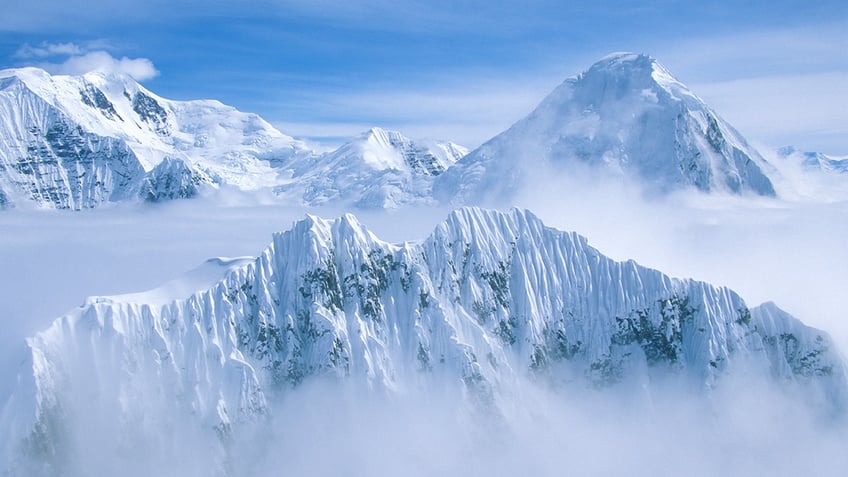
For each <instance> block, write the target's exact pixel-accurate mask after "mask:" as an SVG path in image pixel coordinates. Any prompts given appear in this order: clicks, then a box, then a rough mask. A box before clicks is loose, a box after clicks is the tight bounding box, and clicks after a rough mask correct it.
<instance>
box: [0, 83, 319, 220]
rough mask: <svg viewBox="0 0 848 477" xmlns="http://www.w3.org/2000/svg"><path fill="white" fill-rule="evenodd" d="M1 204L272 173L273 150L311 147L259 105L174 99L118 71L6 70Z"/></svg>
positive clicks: (112, 197)
mask: <svg viewBox="0 0 848 477" xmlns="http://www.w3.org/2000/svg"><path fill="white" fill-rule="evenodd" d="M0 137H2V138H3V141H2V142H0V189H2V197H3V199H2V200H3V202H4V204H8V203H17V202H21V201H26V200H32V201H35V202H36V203H39V204H43V205H47V206H52V207H56V208H63V209H82V208H91V207H96V206H97V205H99V204H101V203H103V202H115V201H124V200H137V199H141V200H150V201H158V200H165V199H171V198H179V197H190V196H192V195H194V194H196V193H197V189H198V187H199V186H201V185H202V184H211V183H228V184H234V185H237V186H240V187H243V188H255V187H260V186H263V185H270V184H272V183H274V180H275V177H276V171H274V170H273V169H272V168H271V167H270V165H269V163H268V161H267V159H268V158H270V157H274V158H289V157H294V156H297V155H299V154H304V153H309V151H308V150H307V149H306V148H305V147H304V146H303V145H302V144H301V143H300V142H298V141H295V140H294V139H292V138H291V137H288V136H286V135H284V134H282V133H280V132H279V131H277V130H276V129H274V128H273V127H271V126H270V125H269V124H268V123H267V122H265V121H264V120H263V119H262V118H260V117H259V116H257V115H255V114H247V113H242V112H239V111H237V110H235V109H234V108H232V107H229V106H225V105H223V104H221V103H219V102H217V101H185V102H184V101H170V100H166V99H163V98H161V97H159V96H157V95H155V94H153V93H152V92H150V91H148V90H147V89H145V88H144V87H142V86H141V85H139V84H138V83H136V82H135V81H134V80H132V79H130V78H128V77H125V76H119V75H106V74H102V73H90V74H86V75H83V76H50V75H48V74H47V73H46V72H44V71H42V70H40V69H36V68H23V69H15V70H4V71H2V72H0Z"/></svg>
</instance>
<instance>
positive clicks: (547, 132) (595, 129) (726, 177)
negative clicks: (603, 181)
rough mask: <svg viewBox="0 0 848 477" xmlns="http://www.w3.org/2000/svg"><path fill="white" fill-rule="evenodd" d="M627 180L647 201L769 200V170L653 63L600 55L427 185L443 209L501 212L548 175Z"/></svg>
mask: <svg viewBox="0 0 848 477" xmlns="http://www.w3.org/2000/svg"><path fill="white" fill-rule="evenodd" d="M584 169H585V170H588V171H590V172H589V173H590V175H592V176H601V177H614V178H621V177H623V178H627V179H631V180H635V181H636V182H637V183H639V184H640V185H641V186H642V187H643V188H644V189H645V191H646V192H647V193H648V194H649V195H664V194H667V193H669V192H673V191H676V190H680V189H695V190H698V191H702V192H720V193H730V194H753V195H761V196H774V195H775V190H774V186H773V184H772V181H771V179H770V178H769V176H770V175H771V174H773V173H775V170H774V168H773V167H772V166H771V165H770V164H769V163H768V162H767V161H766V160H765V159H764V158H763V157H762V156H761V155H760V154H759V153H758V152H757V151H756V150H755V149H754V148H753V147H752V146H750V145H749V144H748V142H747V141H746V140H745V139H744V138H743V137H742V135H741V134H739V132H738V131H736V130H735V129H734V128H733V127H732V126H731V125H730V124H729V123H727V122H726V121H725V120H724V119H722V118H721V117H720V116H719V115H717V114H716V113H715V112H714V111H713V110H712V109H710V108H709V107H708V106H707V105H706V104H705V103H704V102H703V100H701V99H700V98H699V97H698V96H696V95H695V94H694V93H693V92H692V91H690V90H689V89H688V88H687V87H686V86H685V85H684V84H683V83H681V82H680V81H678V80H677V79H676V78H674V76H672V74H671V73H670V72H669V71H668V70H667V69H666V68H665V67H664V66H662V65H661V64H660V63H659V62H658V61H656V60H655V59H654V58H652V57H650V56H648V55H644V54H635V53H614V54H611V55H608V56H606V57H604V58H602V59H601V60H599V61H598V62H596V63H595V64H594V65H592V66H591V67H590V68H589V69H587V70H586V71H584V72H583V73H581V74H579V75H577V76H575V77H571V78H568V79H566V80H565V81H564V82H563V83H562V84H561V85H560V86H559V87H557V88H556V89H555V90H554V91H553V92H551V93H550V94H549V95H548V96H547V97H546V98H544V100H543V101H542V102H541V103H540V104H539V105H538V106H537V107H536V109H535V110H533V111H532V112H531V113H530V114H529V115H528V116H527V117H525V118H524V119H522V120H520V121H518V122H517V123H515V124H514V125H513V126H512V127H510V128H509V129H508V130H506V131H504V132H502V133H501V134H498V135H497V136H495V137H494V138H492V139H491V140H489V141H487V142H486V143H484V144H483V145H482V146H480V147H479V148H477V149H475V150H473V151H472V152H471V153H469V154H468V155H467V156H466V157H464V158H463V159H462V160H461V161H459V162H458V163H457V164H456V166H454V167H452V168H451V169H450V170H448V171H447V172H446V173H445V174H443V175H442V176H441V177H439V179H438V180H437V182H436V185H435V189H434V194H435V196H436V197H437V198H438V199H439V200H440V201H442V202H444V203H450V204H453V205H461V204H477V205H479V204H481V203H486V202H489V203H495V204H499V203H504V202H506V203H508V202H509V199H511V198H514V197H515V196H516V194H517V192H519V191H521V190H524V189H526V188H528V187H530V186H533V185H534V184H537V183H538V182H541V181H543V180H545V179H547V180H551V179H550V177H551V176H553V177H554V178H556V177H557V174H559V175H563V176H567V175H569V174H571V175H573V174H576V173H577V172H579V171H582V170H584Z"/></svg>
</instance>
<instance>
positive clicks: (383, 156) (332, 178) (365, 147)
mask: <svg viewBox="0 0 848 477" xmlns="http://www.w3.org/2000/svg"><path fill="white" fill-rule="evenodd" d="M465 154H468V150H467V149H466V148H464V147H462V146H460V145H458V144H454V143H452V142H438V141H432V140H412V139H409V138H407V137H406V136H404V135H403V134H401V133H399V132H397V131H388V130H385V129H382V128H378V127H374V128H371V129H369V130H368V131H365V132H364V133H362V134H360V135H359V136H358V137H356V138H354V139H352V140H351V141H349V142H347V143H345V144H343V145H342V146H341V147H339V148H338V149H336V150H335V151H331V152H328V153H325V154H323V155H320V156H311V157H309V156H304V157H301V158H299V159H297V160H294V161H292V162H291V163H290V164H289V165H288V166H287V167H286V168H287V169H289V170H290V171H291V177H292V181H291V183H289V184H285V185H282V186H280V187H278V188H277V189H276V192H277V194H279V195H284V196H285V195H288V194H291V193H292V192H294V196H295V197H294V198H293V199H292V200H293V201H294V202H302V203H304V204H308V205H321V204H326V203H332V202H342V203H347V204H353V205H354V206H356V207H358V208H367V209H373V208H377V209H380V208H387V209H391V208H396V207H400V206H403V205H410V204H428V203H431V202H432V186H433V180H434V178H435V177H437V176H438V175H440V174H442V173H443V172H445V171H446V170H447V169H448V168H449V167H451V166H452V165H453V164H454V163H455V162H456V161H458V160H459V159H460V158H461V157H462V156H464V155H465Z"/></svg>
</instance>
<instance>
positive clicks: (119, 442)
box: [0, 208, 848, 467]
mask: <svg viewBox="0 0 848 477" xmlns="http://www.w3.org/2000/svg"><path fill="white" fill-rule="evenodd" d="M28 345H29V350H30V357H29V359H28V361H27V362H26V363H25V365H24V366H23V368H22V370H21V374H20V376H19V382H18V386H17V388H16V390H15V392H14V394H13V395H12V396H11V398H10V399H9V400H8V401H7V402H6V403H5V405H4V408H3V411H2V415H0V426H2V433H0V434H2V435H3V436H5V438H6V440H7V441H6V446H7V447H6V449H7V454H6V457H7V458H12V456H16V457H15V458H16V459H18V460H16V463H15V464H12V465H20V466H25V465H26V464H25V462H26V461H27V458H31V459H34V460H35V461H37V462H41V463H45V464H44V465H47V466H48V467H49V466H50V465H52V464H51V463H53V464H55V463H56V462H59V461H60V457H61V455H62V448H63V446H66V445H68V443H69V442H73V441H74V440H75V439H85V436H84V431H81V430H80V429H75V428H73V426H72V425H71V424H69V423H72V422H74V421H73V416H74V415H76V414H77V413H82V412H84V409H88V408H87V407H85V406H82V405H81V404H80V401H79V400H84V402H85V403H86V405H87V406H94V407H95V408H96V409H97V413H98V416H101V418H103V419H106V420H107V422H114V423H116V424H115V426H116V429H115V436H116V437H115V439H114V441H113V442H110V443H109V445H111V446H114V449H113V450H114V451H115V452H119V451H121V449H123V450H126V449H127V448H128V447H132V446H133V445H135V444H133V443H137V442H145V440H146V439H156V438H157V437H156V436H158V435H160V434H161V433H162V430H163V429H165V430H166V431H167V430H168V429H169V426H173V425H174V424H173V422H174V421H173V420H169V417H168V416H172V415H171V414H167V413H166V414H162V413H161V412H160V409H159V406H163V408H166V409H168V410H169V411H168V412H169V413H174V415H181V416H192V417H191V418H192V419H194V420H195V421H196V425H197V426H198V427H199V428H206V429H209V430H210V431H211V429H215V430H216V431H217V433H218V434H219V435H221V436H227V435H229V434H230V433H232V432H233V431H234V429H238V428H239V427H240V426H242V425H245V424H246V423H247V422H251V421H254V420H256V419H257V418H259V417H261V416H264V415H265V414H267V413H268V412H269V406H268V403H269V402H270V400H273V399H275V396H277V395H278V394H279V393H285V392H286V390H288V389H290V388H291V387H296V386H299V385H300V384H301V383H303V382H304V381H305V380H314V379H316V378H318V377H324V378H331V379H345V380H348V381H352V382H358V383H362V384H363V385H365V386H367V387H370V388H371V389H372V390H374V391H375V392H386V393H401V394H402V393H407V392H432V391H433V390H434V389H436V388H437V387H439V386H444V383H448V386H453V387H455V389H456V390H457V392H459V393H462V394H464V395H465V396H466V399H465V402H467V403H469V405H471V406H474V407H482V408H486V409H489V410H491V411H492V412H497V409H498V407H499V405H500V404H501V402H502V399H504V396H509V394H510V389H511V386H515V382H516V380H517V379H519V378H520V377H522V376H527V375H533V376H535V377H537V378H540V379H546V380H551V382H554V383H559V384H558V385H561V386H581V387H582V386H585V385H589V386H594V387H600V388H603V387H609V386H627V385H628V384H627V383H630V384H629V385H633V384H635V385H637V386H639V387H640V388H642V389H647V390H649V391H650V389H651V387H652V384H651V383H652V382H653V380H654V378H657V377H660V376H664V377H671V378H672V379H676V380H678V381H679V383H680V386H682V387H683V388H693V389H696V390H698V392H702V391H704V390H706V391H708V390H709V389H710V388H712V387H713V386H715V385H716V383H717V382H718V380H719V379H720V378H721V376H723V375H725V374H732V373H734V372H736V371H738V370H740V369H742V368H745V369H750V368H752V367H753V369H755V370H757V371H758V372H759V373H760V375H761V376H766V377H771V378H773V379H775V380H777V381H781V382H782V381H789V382H797V383H799V384H800V385H801V386H802V387H803V389H805V390H807V391H809V392H812V390H814V389H820V390H822V393H823V394H824V395H825V396H826V399H825V403H826V404H827V406H829V407H831V408H836V409H843V408H844V406H845V404H846V402H848V394H846V388H847V387H848V381H846V379H848V378H846V372H845V365H844V362H843V360H842V358H841V357H840V356H839V355H838V353H837V352H836V351H835V350H834V349H833V344H832V343H831V341H830V338H829V337H828V336H827V335H826V334H825V333H823V332H821V331H818V330H815V329H812V328H809V327H805V326H803V325H802V324H801V323H800V322H798V321H797V320H795V319H794V318H792V317H790V316H789V315H788V314H786V313H784V312H782V311H780V310H779V309H778V308H777V307H775V306H774V305H773V304H767V305H763V306H762V307H758V308H753V309H749V308H748V307H747V305H746V304H745V302H744V301H743V300H742V299H741V298H740V297H739V296H738V295H737V294H736V293H734V292H733V291H731V290H729V289H727V288H717V287H713V286H711V285H708V284H706V283H703V282H698V281H694V280H681V279H674V278H669V277H667V276H665V275H663V274H662V273H660V272H658V271H656V270H651V269H648V268H644V267H641V266H639V265H637V264H636V263H635V262H633V261H627V262H615V261H613V260H611V259H609V258H607V257H605V256H603V255H602V254H601V253H600V252H598V251H597V250H595V249H594V248H592V247H590V246H589V245H588V244H587V242H586V239H585V238H583V237H581V236H579V235H577V234H574V233H566V232H560V231H557V230H554V229H551V228H547V227H545V226H544V224H543V223H542V222H541V221H540V220H539V219H538V218H536V217H535V216H533V215H532V214H531V213H529V212H526V211H520V210H512V211H510V212H507V213H501V212H495V211H487V210H481V209H473V208H471V209H461V210H458V211H456V212H454V213H452V214H451V215H450V216H449V217H448V219H447V221H446V222H444V223H442V224H441V225H439V226H438V227H437V228H436V230H435V231H434V232H433V233H432V234H431V235H430V236H429V237H428V238H427V239H425V240H424V241H422V242H419V243H404V244H400V245H393V244H389V243H386V242H382V241H380V240H379V239H377V238H376V237H375V236H374V235H373V234H372V233H370V232H369V231H368V230H367V229H366V228H364V227H363V226H362V225H361V224H359V223H358V222H357V220H356V219H355V218H354V217H353V216H351V215H345V216H343V217H341V218H340V219H337V220H335V221H332V222H330V221H326V220H322V219H319V218H316V217H308V218H307V219H305V220H302V221H300V222H298V223H296V224H295V225H294V227H293V228H292V229H291V230H289V231H287V232H283V233H279V234H276V235H274V237H273V241H272V243H271V245H270V246H269V247H268V248H267V249H266V250H265V251H264V252H262V254H260V255H259V256H258V257H257V258H255V259H253V260H249V259H233V260H224V259H219V260H213V261H210V262H209V263H207V264H205V265H204V266H203V267H201V268H200V269H198V270H196V271H194V272H192V274H190V276H189V278H187V279H183V280H178V281H175V282H172V283H171V284H169V285H167V286H165V287H163V288H161V289H157V290H153V291H151V292H147V293H144V294H136V295H128V296H117V297H96V298H92V299H89V300H88V301H87V302H86V303H85V304H84V305H83V306H81V307H80V308H78V309H76V310H74V311H72V312H71V313H69V314H68V315H66V316H64V317H62V318H60V319H58V320H57V321H56V322H55V323H54V324H53V325H52V326H51V327H50V328H49V329H47V330H45V331H43V332H41V333H39V334H37V335H36V336H34V337H33V338H32V339H30V340H29V341H28ZM437 379H438V380H439V381H438V383H439V384H438V385H435V386H434V383H436V381H434V380H437ZM451 383H452V384H451ZM581 383H582V384H581ZM82 390H84V391H82ZM427 390H429V391H427ZM81 409H82V410H81ZM169 423H170V424H169ZM80 432H82V434H78V433H80ZM21 455H23V456H24V457H23V458H21V457H20V456H21ZM57 465H58V464H57Z"/></svg>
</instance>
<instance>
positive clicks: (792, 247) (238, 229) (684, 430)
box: [0, 180, 848, 475]
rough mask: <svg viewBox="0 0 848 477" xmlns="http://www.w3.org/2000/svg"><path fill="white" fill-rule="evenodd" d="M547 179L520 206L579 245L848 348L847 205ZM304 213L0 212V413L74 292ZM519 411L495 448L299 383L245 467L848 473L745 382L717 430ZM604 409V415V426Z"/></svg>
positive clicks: (124, 281) (402, 236) (203, 252)
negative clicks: (718, 291)
mask: <svg viewBox="0 0 848 477" xmlns="http://www.w3.org/2000/svg"><path fill="white" fill-rule="evenodd" d="M554 182H555V183H554V184H551V186H550V187H538V188H535V189H534V192H533V193H532V194H526V195H524V196H523V197H522V198H521V199H520V200H519V201H518V203H519V205H521V206H522V207H527V208H529V209H531V210H532V211H533V212H535V213H536V214H537V215H539V216H540V217H541V218H542V219H543V220H544V221H545V222H546V223H547V224H548V225H549V226H552V227H555V228H559V229H563V230H574V231H577V232H579V233H580V234H582V235H585V236H587V237H588V238H589V242H590V244H592V245H593V246H595V247H596V248H598V249H599V250H600V251H601V252H603V253H605V254H607V255H609V256H611V257H613V258H615V259H617V260H625V259H629V258H632V259H635V260H636V261H638V262H640V263H641V264H643V265H646V266H650V267H653V268H657V269H659V270H662V271H663V272H665V273H667V274H670V275H672V276H678V277H693V278H696V279H700V280H705V281H708V282H711V283H713V284H717V285H726V286H729V287H731V288H733V289H735V290H736V291H738V292H739V293H740V294H741V295H742V296H743V297H744V298H745V299H746V300H747V301H748V303H749V305H752V306H753V305H756V304H759V303H761V302H763V301H766V300H771V301H775V302H776V303H777V304H778V305H779V306H781V307H783V308H784V309H786V310H787V311H789V312H790V313H793V314H794V315H795V316H797V317H798V318H800V319H801V320H803V321H805V322H806V323H807V324H810V325H812V326H816V327H819V328H822V329H824V330H826V331H828V332H829V333H830V334H831V335H832V336H833V337H834V339H835V340H836V342H837V343H838V345H839V346H840V347H841V350H842V352H843V354H844V353H846V352H848V316H846V312H845V309H846V308H845V300H846V297H848V295H846V293H845V288H844V287H845V284H846V283H848V247H846V238H847V237H848V201H830V202H827V203H820V202H814V201H810V200H800V199H799V200H791V201H787V200H771V199H754V198H723V199H715V198H712V199H708V198H706V197H701V196H698V195H678V196H671V197H668V198H667V199H662V200H660V199H647V200H643V199H642V198H641V197H642V195H641V194H639V193H636V192H634V191H633V190H632V189H631V188H629V187H627V186H626V185H623V184H616V185H612V186H610V185H601V184H598V183H593V182H591V181H567V180H561V181H554ZM312 212H313V213H316V214H317V215H321V216H324V217H335V216H338V215H339V214H340V213H341V211H338V210H329V209H325V210H314V211H312ZM304 213H305V211H304V210H303V209H297V208H286V207H280V206H275V205H267V204H254V205H251V204H245V203H244V202H243V201H242V202H241V203H240V204H237V205H233V204H229V205H222V204H220V200H217V199H216V200H211V201H210V200H203V199H201V200H193V201H181V202H175V203H171V204H164V205H160V206H155V207H138V206H119V207H114V208H104V209H100V210H95V211H86V212H80V213H65V212H55V211H26V210H12V211H6V212H3V213H2V214H0V264H2V274H3V278H2V281H0V326H2V329H3V332H2V333H0V359H1V360H2V361H0V363H2V371H0V401H1V400H3V399H5V396H6V395H7V393H8V391H9V389H10V387H11V385H12V383H13V373H14V371H15V367H16V366H17V362H16V358H17V356H18V352H19V351H20V347H21V346H22V344H23V339H24V337H25V336H28V335H30V334H32V333H34V332H36V331H38V330H39V329H42V328H44V327H46V326H47V324H48V323H50V322H51V321H52V320H53V319H54V318H56V317H58V316H59V315H61V314H63V313H64V312H65V311H67V310H69V309H71V308H73V307H75V306H78V305H79V304H81V303H82V302H83V300H84V298H85V297H86V296H88V295H110V294H119V293H127V292H134V291H141V290H144V289H148V288H152V287H155V286H157V285H159V284H161V283H163V282H165V281H167V280H169V279H171V278H173V277H175V276H177V275H179V274H180V273H182V272H184V271H187V270H189V269H191V268H193V267H194V266H196V265H197V264H199V263H200V262H202V261H203V260H204V259H206V258H209V257H213V256H230V257H232V256H241V255H256V254H258V253H259V252H260V251H261V250H262V249H263V248H264V247H265V246H266V244H267V243H268V242H269V241H270V235H271V233H273V232H275V231H281V230H286V229H288V228H289V227H290V226H291V224H292V222H293V221H295V220H297V219H299V218H301V217H303V215H304ZM447 213H448V210H446V209H414V210H399V211H394V212H391V213H376V212H358V213H357V216H358V217H359V219H360V221H361V222H362V223H364V224H365V225H366V226H368V227H369V228H370V229H371V230H372V231H374V232H375V233H376V234H377V236H379V237H381V238H382V239H384V240H387V241H391V242H398V241H404V240H417V239H421V238H423V237H425V236H426V235H427V234H428V233H429V232H430V231H431V230H432V229H433V227H434V226H435V225H436V224H437V223H439V222H440V221H442V220H443V219H444V218H445V216H446V215H447ZM309 389H312V390H311V391H310V390H309ZM527 399H535V401H533V406H534V407H535V408H536V409H537V410H538V412H533V413H530V414H531V415H529V416H526V418H522V419H517V420H515V421H514V422H513V424H514V425H513V426H512V428H511V429H510V430H509V431H504V432H506V434H504V435H506V436H508V437H504V435H501V434H500V432H501V431H497V430H488V431H487V430H481V429H479V428H477V427H476V426H470V427H469V426H463V425H460V424H457V423H456V418H457V416H456V415H455V413H453V411H452V410H451V408H450V406H449V405H448V406H444V405H442V406H437V405H433V406H430V407H429V408H428V407H427V406H419V405H418V404H415V405H413V404H410V403H401V404H397V403H396V404H394V405H395V406H399V407H397V408H391V406H389V407H386V406H383V405H381V404H378V403H377V402H376V401H375V402H366V401H367V400H362V401H361V402H360V401H356V402H355V404H351V403H348V405H347V406H348V407H345V406H344V405H340V402H339V401H338V400H334V399H331V398H329V397H327V393H320V392H317V391H315V390H314V389H313V388H308V389H307V390H304V391H302V393H301V394H299V395H293V396H292V397H290V398H289V399H288V400H287V401H284V403H283V404H285V403H286V402H288V403H290V404H291V406H284V407H282V408H280V409H279V410H278V412H277V413H276V414H277V415H276V417H275V422H276V423H279V426H277V427H276V428H275V430H274V431H273V433H272V434H273V436H272V437H271V438H270V440H269V441H268V442H267V443H266V446H267V447H268V452H267V455H264V456H263V457H262V458H261V459H260V460H258V461H257V463H255V464H252V466H253V470H255V471H256V472H259V473H260V474H261V475H277V474H278V472H276V471H275V469H289V470H290V471H291V472H293V474H294V475H301V474H305V473H313V474H315V475H322V474H323V475H328V474H333V475H339V474H345V475H378V474H383V475H389V474H398V473H401V472H405V471H409V470H410V469H412V472H411V474H412V475H417V474H416V472H417V473H420V474H421V475H424V474H428V473H436V474H454V475H456V474H459V473H470V474H477V475H481V474H483V473H485V474H487V475H506V474H515V473H526V474H530V475H534V474H535V475H564V474H565V475H568V474H578V475H580V474H602V475H621V474H629V473H632V474H634V475H640V474H646V475H652V474H657V473H659V474H667V475H671V474H674V475H678V474H687V475H716V474H718V473H722V474H724V473H730V474H736V475H748V474H750V473H754V474H765V473H769V474H784V475H799V474H802V473H809V474H810V475H813V474H815V475H844V473H843V472H845V471H846V464H845V461H844V459H841V457H843V456H841V455H840V452H838V449H839V448H840V447H839V446H840V443H842V444H844V442H846V441H845V437H846V436H845V435H844V434H837V435H833V434H831V432H832V431H824V430H820V429H817V428H815V427H811V426H813V425H810V426H808V425H807V424H798V423H800V422H804V423H806V422H807V421H806V420H799V421H798V422H797V423H796V421H795V420H793V418H792V417H791V416H792V414H793V412H792V407H791V405H790V404H787V403H785V402H783V401H782V400H781V399H779V398H774V399H773V401H774V402H773V403H772V402H771V401H770V400H769V399H764V398H763V394H761V393H759V392H758V390H757V389H752V388H750V387H746V386H744V385H738V386H730V385H728V386H727V389H726V392H725V395H724V396H723V397H722V399H723V401H722V402H724V403H726V404H727V406H726V407H727V409H729V410H730V411H729V412H728V413H727V414H725V415H722V416H720V417H718V418H716V419H713V417H714V416H713V417H711V416H710V415H701V411H705V410H704V409H698V410H695V409H694V408H692V407H687V406H686V405H685V404H683V403H681V402H679V400H674V399H669V401H668V402H666V403H664V404H663V406H664V408H663V409H662V412H660V413H659V414H661V415H665V416H666V418H663V419H656V418H655V416H656V414H657V413H656V412H655V413H652V414H651V416H653V417H646V416H640V415H638V413H633V414H631V413H629V412H627V410H626V409H625V408H622V407H620V406H619V407H616V406H615V405H610V406H606V407H605V405H603V404H597V403H596V404H592V405H590V404H587V402H588V401H586V400H579V399H572V400H569V399H566V398H562V399H561V400H558V399H560V398H554V397H552V396H548V395H535V396H533V397H529V396H528V397H527ZM425 402H426V400H425ZM443 404H444V403H443ZM340 406H341V407H340ZM428 409H431V411H428ZM610 409H616V410H615V411H614V412H611V413H608V414H605V415H601V414H604V413H605V412H607V411H609V410H610ZM655 411H656V409H655ZM704 414H710V413H704ZM319 431H321V432H319ZM839 432H841V431H839ZM497 435H500V437H499V438H495V437H493V436H497ZM293 436H298V437H293ZM399 442H401V443H402V445H399V444H398V443H399ZM283 463H286V464H285V465H284V464H283ZM104 465H105V464H104ZM350 465H356V466H358V467H357V468H356V469H351V468H350V467H349V466H350ZM106 467H108V465H106ZM106 467H104V468H106ZM91 468H92V469H93V468H95V467H91ZM416 469H417V470H416ZM313 471H314V472H313ZM186 475H188V474H186Z"/></svg>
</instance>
